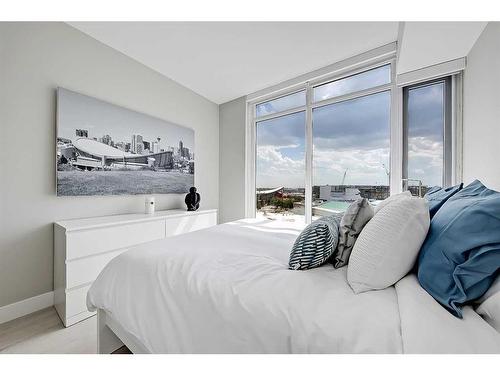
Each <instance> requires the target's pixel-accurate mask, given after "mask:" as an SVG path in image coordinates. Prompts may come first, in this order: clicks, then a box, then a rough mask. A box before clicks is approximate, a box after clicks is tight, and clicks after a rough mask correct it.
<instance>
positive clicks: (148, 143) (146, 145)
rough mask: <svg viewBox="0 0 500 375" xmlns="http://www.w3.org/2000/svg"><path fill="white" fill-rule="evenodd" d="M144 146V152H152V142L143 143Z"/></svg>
mask: <svg viewBox="0 0 500 375" xmlns="http://www.w3.org/2000/svg"><path fill="white" fill-rule="evenodd" d="M142 144H143V145H144V151H145V150H148V151H150V150H151V142H147V141H142Z"/></svg>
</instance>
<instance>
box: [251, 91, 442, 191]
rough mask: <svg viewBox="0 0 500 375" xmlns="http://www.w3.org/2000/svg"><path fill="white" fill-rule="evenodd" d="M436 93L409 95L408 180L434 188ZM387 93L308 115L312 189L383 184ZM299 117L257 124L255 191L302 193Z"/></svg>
mask: <svg viewBox="0 0 500 375" xmlns="http://www.w3.org/2000/svg"><path fill="white" fill-rule="evenodd" d="M442 98H443V91H442V87H440V86H439V85H437V86H427V87H424V88H418V89H415V91H411V92H410V95H409V100H410V102H409V103H410V111H409V120H410V128H409V135H410V138H409V142H408V146H409V150H408V151H409V154H408V157H409V161H408V166H409V177H410V178H416V179H421V180H422V181H423V182H424V184H429V185H439V184H441V179H442V170H443V130H442V129H443V114H442ZM390 101H391V99H390V93H389V92H382V93H378V94H374V95H369V96H365V97H361V98H356V99H353V100H349V101H344V102H340V103H336V104H332V105H328V106H323V107H319V108H316V109H314V110H313V143H314V150H313V164H314V170H313V183H314V184H315V185H321V184H339V183H340V182H341V181H342V177H343V174H344V172H345V170H346V169H347V170H348V171H347V176H346V183H347V184H360V185H361V184H367V185H377V184H383V185H386V184H387V183H388V176H387V174H386V171H385V168H384V165H385V167H386V168H388V167H389V147H390ZM304 155H305V113H304V112H300V113H296V114H292V115H288V116H282V117H279V118H276V119H272V120H267V121H261V122H258V123H257V160H256V162H257V176H256V177H257V187H275V186H281V185H284V186H287V187H304V185H305V182H304V180H305V163H304V160H305V156H304Z"/></svg>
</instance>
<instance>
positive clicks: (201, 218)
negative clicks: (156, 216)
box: [165, 213, 217, 237]
mask: <svg viewBox="0 0 500 375" xmlns="http://www.w3.org/2000/svg"><path fill="white" fill-rule="evenodd" d="M216 224H217V214H214V213H206V214H194V215H189V214H187V215H186V216H181V217H172V218H166V220H165V235H166V236H167V237H169V236H175V235H177V234H182V233H187V232H192V231H195V230H200V229H205V228H208V227H211V226H214V225H216Z"/></svg>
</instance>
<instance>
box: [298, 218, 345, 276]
mask: <svg viewBox="0 0 500 375" xmlns="http://www.w3.org/2000/svg"><path fill="white" fill-rule="evenodd" d="M341 218H342V214H334V215H331V216H325V217H322V218H321V219H318V220H316V221H313V222H312V223H311V224H309V225H308V226H307V227H305V228H304V230H303V231H302V232H301V233H300V234H299V236H298V237H297V239H296V240H295V243H294V244H293V248H292V252H291V253H290V261H289V262H288V268H290V269H291V270H308V269H311V268H315V267H319V266H321V265H322V264H323V263H325V262H326V261H327V260H328V259H329V258H330V257H331V256H332V254H333V252H334V251H335V249H336V247H337V242H338V239H339V224H340V220H341Z"/></svg>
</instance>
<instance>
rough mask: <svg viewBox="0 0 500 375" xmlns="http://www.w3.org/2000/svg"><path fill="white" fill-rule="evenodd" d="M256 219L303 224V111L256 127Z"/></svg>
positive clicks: (270, 120)
mask: <svg viewBox="0 0 500 375" xmlns="http://www.w3.org/2000/svg"><path fill="white" fill-rule="evenodd" d="M256 140H257V142H256V143H257V144H256V148H257V150H256V168H255V169H256V171H255V172H256V173H255V180H256V205H257V215H258V216H264V217H268V218H270V219H287V220H291V221H295V220H301V221H303V220H304V204H305V202H304V199H305V163H304V160H305V111H301V112H296V113H293V114H289V115H285V116H280V117H275V118H272V119H269V120H264V121H258V122H257V123H256Z"/></svg>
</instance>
